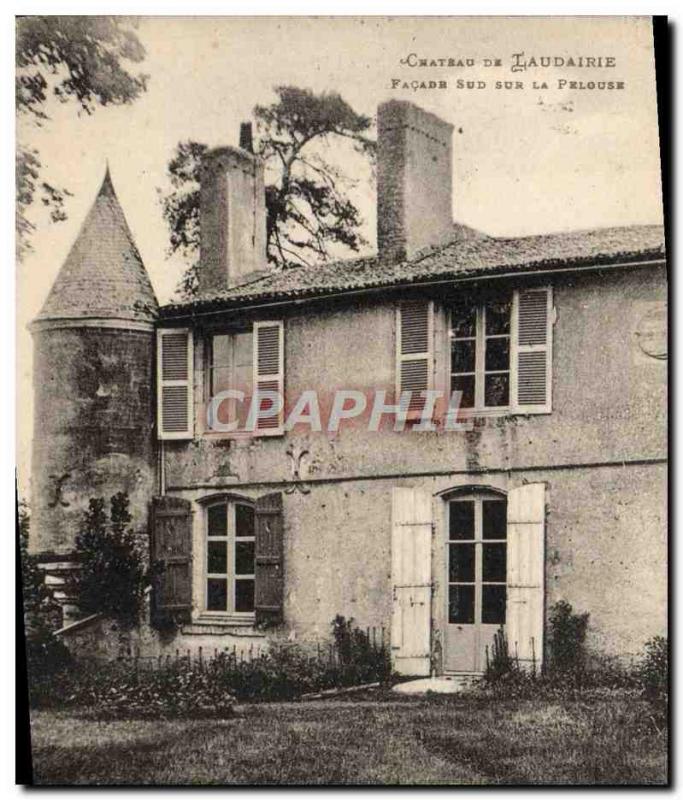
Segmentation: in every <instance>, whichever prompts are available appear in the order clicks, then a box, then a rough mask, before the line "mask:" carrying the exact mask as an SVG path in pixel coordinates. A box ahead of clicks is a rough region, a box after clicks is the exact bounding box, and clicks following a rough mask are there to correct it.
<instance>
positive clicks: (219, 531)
mask: <svg viewBox="0 0 683 800" xmlns="http://www.w3.org/2000/svg"><path fill="white" fill-rule="evenodd" d="M208 521H209V524H208V531H209V536H227V535H228V510H227V506H225V504H223V505H220V506H210V507H209V511H208Z"/></svg>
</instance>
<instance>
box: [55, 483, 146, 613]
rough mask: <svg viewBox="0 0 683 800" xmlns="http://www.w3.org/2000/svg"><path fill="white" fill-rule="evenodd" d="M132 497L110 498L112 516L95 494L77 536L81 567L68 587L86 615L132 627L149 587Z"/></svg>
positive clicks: (123, 494)
mask: <svg viewBox="0 0 683 800" xmlns="http://www.w3.org/2000/svg"><path fill="white" fill-rule="evenodd" d="M128 504H129V500H128V495H127V494H125V493H123V492H119V493H118V494H115V495H114V496H113V497H112V498H111V510H110V514H109V517H107V514H106V511H105V504H104V500H103V499H102V498H101V497H97V498H91V499H90V504H89V508H88V511H87V512H86V514H85V517H84V519H83V523H82V526H81V530H80V531H79V532H78V534H77V535H76V551H77V553H78V560H79V566H80V568H79V569H78V570H77V571H76V572H75V573H74V574H73V576H72V578H71V581H70V586H69V589H70V591H71V592H72V594H73V595H74V598H75V600H76V602H77V604H78V607H79V609H80V611H81V612H82V613H83V614H84V615H87V614H96V613H102V614H105V615H106V616H108V617H111V618H113V619H116V620H118V621H119V622H121V623H122V624H123V625H126V626H132V625H134V624H135V623H136V622H137V620H138V618H139V616H140V611H141V608H142V603H143V597H144V591H145V589H146V588H147V586H149V585H150V575H149V572H148V571H147V570H146V568H145V554H144V552H143V550H142V548H141V547H140V545H139V544H138V542H137V540H136V536H135V534H134V533H133V531H132V530H131V529H130V528H129V524H130V521H131V516H130V513H129V511H128Z"/></svg>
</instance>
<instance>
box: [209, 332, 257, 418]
mask: <svg viewBox="0 0 683 800" xmlns="http://www.w3.org/2000/svg"><path fill="white" fill-rule="evenodd" d="M253 340H254V335H253V332H252V330H251V328H250V329H249V330H245V331H239V332H236V333H219V334H215V335H213V336H211V338H210V341H209V346H208V359H207V361H208V365H207V366H208V368H207V372H208V393H209V398H211V397H216V396H217V395H218V394H219V393H220V392H224V391H226V390H228V389H235V390H237V391H240V392H242V393H243V394H244V400H242V401H240V400H238V399H236V398H234V397H233V398H229V399H227V400H225V401H223V402H222V403H221V404H220V406H219V407H218V409H217V415H218V421H219V422H221V423H229V422H233V421H237V422H238V423H239V425H240V427H242V428H243V427H244V425H245V424H246V420H247V416H248V414H249V404H250V402H251V395H252V387H253V374H254V358H253V352H254V347H253Z"/></svg>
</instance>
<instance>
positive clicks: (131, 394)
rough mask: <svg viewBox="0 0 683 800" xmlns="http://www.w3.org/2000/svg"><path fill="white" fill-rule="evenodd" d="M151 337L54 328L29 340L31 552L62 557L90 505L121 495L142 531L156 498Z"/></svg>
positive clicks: (84, 328)
mask: <svg viewBox="0 0 683 800" xmlns="http://www.w3.org/2000/svg"><path fill="white" fill-rule="evenodd" d="M153 341H154V338H153V333H152V332H151V331H149V332H143V331H128V330H116V329H112V328H91V327H82V328H57V329H54V330H40V331H37V332H36V333H35V335H34V392H35V405H34V409H35V410H34V415H35V416H34V434H33V458H32V465H33V466H32V476H31V515H32V523H31V533H32V536H31V540H30V547H31V550H32V551H33V552H41V553H44V552H51V553H57V554H63V555H64V554H68V553H70V552H71V550H72V549H73V545H74V540H75V536H76V532H77V531H78V527H79V525H80V523H81V520H82V517H83V513H84V511H85V510H86V509H87V507H88V500H89V498H91V497H97V496H103V497H105V498H107V500H108V499H109V498H110V497H111V496H112V495H113V494H115V493H116V492H121V491H123V492H127V493H128V494H129V495H130V499H131V511H132V513H133V517H134V525H135V527H136V528H137V529H138V530H139V531H140V532H142V533H146V520H147V507H148V504H149V500H150V498H151V496H152V495H153V494H154V492H155V488H156V479H155V462H156V443H155V442H154V439H153V426H154V406H153V391H154V382H153V371H152V370H153V358H154V348H153Z"/></svg>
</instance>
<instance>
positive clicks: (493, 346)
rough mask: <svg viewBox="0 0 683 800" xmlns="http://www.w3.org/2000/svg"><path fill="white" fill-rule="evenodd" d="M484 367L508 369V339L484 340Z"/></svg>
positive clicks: (488, 368)
mask: <svg viewBox="0 0 683 800" xmlns="http://www.w3.org/2000/svg"><path fill="white" fill-rule="evenodd" d="M486 369H487V370H491V369H506V370H507V369H510V340H509V339H508V338H507V337H505V338H504V339H487V340H486Z"/></svg>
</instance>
